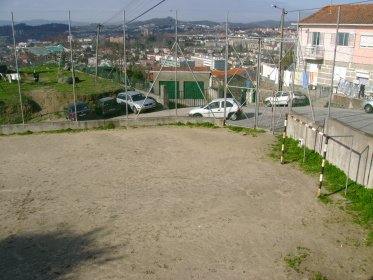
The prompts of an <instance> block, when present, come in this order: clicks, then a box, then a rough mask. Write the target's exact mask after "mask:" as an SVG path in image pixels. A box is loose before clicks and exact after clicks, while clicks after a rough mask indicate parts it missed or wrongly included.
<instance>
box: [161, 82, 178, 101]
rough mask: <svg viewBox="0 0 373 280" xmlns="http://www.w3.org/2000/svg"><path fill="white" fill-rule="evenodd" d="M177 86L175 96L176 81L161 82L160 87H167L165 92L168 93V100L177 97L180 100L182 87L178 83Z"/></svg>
mask: <svg viewBox="0 0 373 280" xmlns="http://www.w3.org/2000/svg"><path fill="white" fill-rule="evenodd" d="M176 84H177V90H176V92H177V95H176V94H175V81H160V82H159V87H161V86H165V92H166V93H167V97H168V99H175V95H176V96H177V98H178V99H179V98H180V86H179V82H176Z"/></svg>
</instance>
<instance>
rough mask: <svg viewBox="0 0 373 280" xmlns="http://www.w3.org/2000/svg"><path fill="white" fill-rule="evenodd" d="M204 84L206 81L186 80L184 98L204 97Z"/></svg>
mask: <svg viewBox="0 0 373 280" xmlns="http://www.w3.org/2000/svg"><path fill="white" fill-rule="evenodd" d="M197 83H198V84H197ZM204 86H205V83H204V82H195V81H185V82H184V99H204V97H203V94H202V93H203V92H204V91H205V87H204ZM201 91H202V92H201Z"/></svg>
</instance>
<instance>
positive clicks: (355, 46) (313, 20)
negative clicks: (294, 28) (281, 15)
mask: <svg viewBox="0 0 373 280" xmlns="http://www.w3.org/2000/svg"><path fill="white" fill-rule="evenodd" d="M339 7H340V12H339V24H337V23H338V10H339ZM337 26H338V35H337V37H336V33H337ZM299 36H300V37H299V38H300V39H299V40H300V48H299V50H298V55H299V57H300V59H299V60H300V61H301V65H299V66H300V67H301V69H304V70H305V71H306V72H308V78H309V80H308V82H309V83H310V84H312V85H314V86H330V85H331V78H332V73H333V64H334V57H335V68H334V77H333V78H334V82H333V83H334V92H339V93H343V94H347V95H349V96H352V97H358V96H359V89H361V85H364V88H365V93H367V94H369V93H373V4H360V5H342V6H327V7H324V8H322V9H320V10H319V11H317V12H316V13H314V14H312V15H310V16H308V17H306V18H305V19H303V20H302V21H301V22H300V23H299ZM336 43H337V47H336V48H335V44H336ZM335 50H336V51H335Z"/></svg>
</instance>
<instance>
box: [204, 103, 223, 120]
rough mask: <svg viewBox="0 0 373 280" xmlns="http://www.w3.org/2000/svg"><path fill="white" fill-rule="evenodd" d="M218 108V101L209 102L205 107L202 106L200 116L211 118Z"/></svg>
mask: <svg viewBox="0 0 373 280" xmlns="http://www.w3.org/2000/svg"><path fill="white" fill-rule="evenodd" d="M219 108H220V101H213V102H210V103H209V104H207V105H206V106H205V107H203V110H202V116H204V117H210V118H212V117H214V116H215V114H216V113H217V112H218V110H219ZM215 117H216V116H215Z"/></svg>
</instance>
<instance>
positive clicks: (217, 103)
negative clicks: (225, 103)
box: [208, 102, 220, 109]
mask: <svg viewBox="0 0 373 280" xmlns="http://www.w3.org/2000/svg"><path fill="white" fill-rule="evenodd" d="M219 108H220V102H213V103H211V104H210V105H208V109H219Z"/></svg>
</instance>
